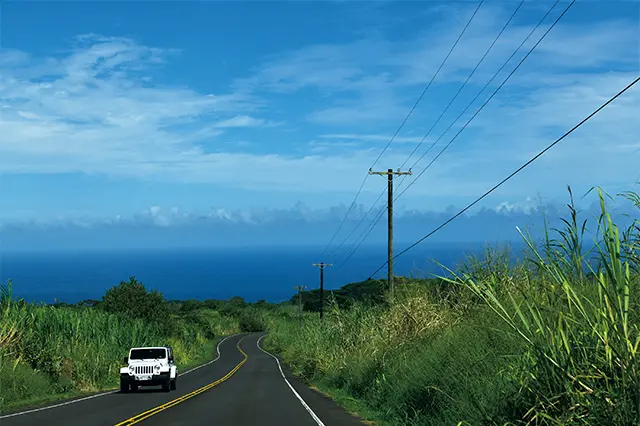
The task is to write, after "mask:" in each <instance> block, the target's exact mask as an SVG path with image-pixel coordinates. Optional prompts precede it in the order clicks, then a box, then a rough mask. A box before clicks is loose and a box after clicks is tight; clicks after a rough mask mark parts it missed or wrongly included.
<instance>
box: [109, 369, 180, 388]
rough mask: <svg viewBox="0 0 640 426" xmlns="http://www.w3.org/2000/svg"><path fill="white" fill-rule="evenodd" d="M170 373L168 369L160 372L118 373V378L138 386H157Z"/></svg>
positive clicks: (167, 377) (165, 380)
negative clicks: (146, 373) (147, 373)
mask: <svg viewBox="0 0 640 426" xmlns="http://www.w3.org/2000/svg"><path fill="white" fill-rule="evenodd" d="M170 377H171V375H170V373H169V372H168V371H166V372H161V373H160V374H149V375H144V374H139V375H129V374H120V379H121V380H122V381H124V382H127V383H131V384H136V385H138V386H158V385H162V384H164V383H166V382H167V381H168V380H169V379H170Z"/></svg>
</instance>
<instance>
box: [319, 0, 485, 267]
mask: <svg viewBox="0 0 640 426" xmlns="http://www.w3.org/2000/svg"><path fill="white" fill-rule="evenodd" d="M483 3H484V0H480V3H478V6H477V7H476V9H475V10H474V12H473V14H472V15H471V18H469V21H468V22H467V24H466V25H465V26H464V28H463V29H462V32H461V33H460V35H459V36H458V38H457V39H456V41H455V43H453V46H451V49H449V52H448V53H447V56H445V58H444V60H443V61H442V63H441V64H440V66H439V67H438V69H437V71H436V73H435V74H434V75H433V77H432V78H431V80H430V81H429V84H427V86H426V87H425V88H424V90H423V91H422V93H421V94H420V97H419V98H418V100H417V101H416V102H415V104H413V107H411V110H409V113H408V114H407V116H406V117H405V118H404V120H403V121H402V123H401V124H400V127H398V129H397V130H396V131H395V133H394V134H393V136H392V137H391V139H389V142H387V145H386V146H385V147H384V149H383V150H382V152H381V153H380V155H378V158H376V160H375V161H374V162H373V164H372V165H371V166H370V167H369V168H370V169H371V168H373V167H374V166H375V165H376V164H377V163H378V161H380V158H382V155H383V154H384V153H385V152H386V150H387V149H388V148H389V146H390V145H391V143H392V142H393V141H394V139H395V138H396V136H397V135H398V133H400V130H402V128H403V127H404V125H405V123H406V122H407V120H409V117H410V116H411V114H413V111H414V110H415V109H416V107H417V106H418V104H419V103H420V101H421V100H422V98H423V97H424V95H425V94H426V93H427V90H429V88H430V87H431V84H432V83H433V81H434V80H435V78H436V77H437V76H438V74H439V73H440V70H441V69H442V67H443V66H444V64H445V63H446V62H447V60H448V59H449V56H451V53H452V52H453V50H454V49H455V48H456V46H457V45H458V42H459V41H460V39H461V38H462V36H463V35H464V33H465V32H466V31H467V28H469V25H470V24H471V21H473V19H474V18H475V16H476V14H477V13H478V10H479V9H480V6H482V4H483ZM368 178H369V174H368V173H367V174H366V175H365V177H364V179H363V180H362V183H361V184H360V188H358V192H356V196H355V197H354V199H353V202H352V203H351V205H350V206H349V209H348V210H347V213H345V215H344V217H343V218H342V221H341V222H340V225H339V226H338V229H337V230H336V232H335V233H334V234H333V236H332V237H331V240H330V241H329V244H327V246H326V247H325V248H324V250H323V251H322V253H321V254H320V256H319V257H320V258H321V257H322V256H324V254H325V253H326V252H327V249H328V248H329V247H330V246H331V244H332V243H333V241H334V240H335V238H336V236H338V233H339V232H340V229H342V226H343V225H344V223H345V221H346V220H347V217H348V216H349V213H350V212H351V210H352V209H353V207H354V206H355V204H356V201H357V200H358V196H359V195H360V193H361V192H362V188H364V184H365V183H366V182H367V179H368Z"/></svg>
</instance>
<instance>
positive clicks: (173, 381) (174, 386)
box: [171, 377, 178, 390]
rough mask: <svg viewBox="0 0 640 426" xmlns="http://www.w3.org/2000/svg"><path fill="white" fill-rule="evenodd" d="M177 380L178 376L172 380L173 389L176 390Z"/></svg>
mask: <svg viewBox="0 0 640 426" xmlns="http://www.w3.org/2000/svg"><path fill="white" fill-rule="evenodd" d="M177 381H178V378H177V377H176V378H175V379H173V380H171V390H176V385H177Z"/></svg>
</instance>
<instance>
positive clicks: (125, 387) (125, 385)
mask: <svg viewBox="0 0 640 426" xmlns="http://www.w3.org/2000/svg"><path fill="white" fill-rule="evenodd" d="M120 392H121V393H128V392H129V382H128V381H127V380H126V379H123V378H122V377H121V378H120Z"/></svg>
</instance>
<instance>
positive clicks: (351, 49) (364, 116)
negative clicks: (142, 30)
mask: <svg viewBox="0 0 640 426" xmlns="http://www.w3.org/2000/svg"><path fill="white" fill-rule="evenodd" d="M509 7H511V6H509ZM514 7H515V4H514ZM496 8H499V9H500V11H499V12H500V13H497V14H494V13H489V12H491V11H496V10H497V9H496ZM481 10H483V12H482V13H481V14H480V15H479V16H478V20H477V21H476V22H475V23H474V26H473V27H472V28H471V29H470V33H469V35H468V36H466V37H465V38H464V39H463V40H462V42H461V44H460V46H459V49H457V50H456V52H455V54H454V55H453V56H452V57H451V62H450V64H449V65H448V66H447V67H446V68H445V69H443V72H442V74H441V75H440V77H439V78H438V80H437V81H436V84H435V85H434V86H433V89H432V90H433V92H429V93H428V95H427V96H426V97H425V99H424V100H423V102H422V104H421V105H420V107H419V108H418V109H417V110H416V112H415V113H414V116H413V118H412V119H411V120H410V121H409V122H407V125H406V126H405V129H404V130H403V132H402V134H400V135H398V136H397V137H396V139H395V143H394V144H393V145H392V146H391V147H390V149H389V150H388V151H387V152H386V153H385V156H384V158H383V159H382V160H381V164H384V167H386V165H387V164H388V165H389V166H390V167H397V166H399V165H400V164H401V163H403V162H404V160H405V159H406V157H407V155H408V153H409V152H411V150H412V149H413V147H414V146H415V144H416V143H417V142H418V141H420V140H421V139H422V135H423V134H424V131H425V130H426V128H428V127H429V126H430V125H431V124H432V123H433V121H434V120H435V117H437V115H438V114H439V112H440V110H441V108H443V107H444V105H446V103H447V102H448V100H449V97H450V96H452V93H453V92H452V89H453V90H455V89H457V87H458V86H457V84H459V82H460V78H461V76H462V77H464V76H466V74H467V73H468V72H469V71H470V69H471V67H472V66H473V65H475V62H474V61H477V60H478V59H479V57H480V55H481V54H482V53H483V52H484V49H485V48H486V46H488V45H489V43H490V42H491V41H492V39H493V37H494V36H495V34H496V33H497V31H498V30H499V28H500V27H501V26H502V24H503V23H504V19H506V13H507V12H508V11H506V9H503V6H491V7H488V9H487V10H486V11H485V10H484V9H481ZM430 13H438V14H442V11H441V10H440V11H438V10H435V9H434V10H433V11H432V12H430ZM466 13H467V12H465V13H463V14H461V15H460V16H458V15H455V14H454V15H449V14H444V15H443V16H444V18H443V20H442V21H440V22H439V23H437V24H436V25H434V26H432V27H429V28H427V29H426V30H425V32H424V33H422V34H417V35H416V36H415V37H411V38H406V39H393V40H392V39H387V38H385V37H384V36H383V35H382V34H377V35H376V36H372V37H369V38H366V39H361V40H357V41H354V42H347V43H344V44H320V45H314V46H308V47H305V48H302V49H299V50H296V51H293V52H288V53H284V54H280V55H273V56H272V57H270V58H267V61H266V62H264V63H262V64H260V65H259V66H257V67H256V69H255V70H254V71H255V72H254V74H253V75H251V76H249V77H247V78H242V79H238V80H236V81H235V82H234V84H233V85H232V86H231V90H233V91H232V92H229V93H220V94H206V93H200V92H198V91H197V90H195V89H190V88H184V87H173V86H167V85H161V84H157V83H156V82H155V80H154V78H153V77H154V75H155V70H156V69H158V67H162V66H163V65H164V63H166V62H170V61H172V60H173V59H174V58H175V57H176V55H177V54H179V52H176V51H170V50H165V49H162V48H156V47H148V46H143V45H140V44H139V43H137V42H135V41H133V40H130V39H126V38H105V37H100V36H95V35H91V36H86V37H81V38H80V39H79V40H78V43H77V45H76V46H75V47H74V48H73V49H72V50H70V51H68V52H66V54H65V55H64V56H61V57H45V58H40V57H33V56H30V55H29V54H27V53H25V52H18V51H2V52H3V54H2V55H0V128H1V129H2V132H1V135H0V172H3V173H61V172H76V171H79V172H85V173H100V174H107V175H115V176H123V177H132V178H141V179H142V178H144V179H155V180H161V181H181V182H204V183H215V184H219V185H233V186H239V187H244V188H252V189H261V190H262V189H264V190H296V191H302V190H303V191H307V192H327V191H332V192H334V193H336V192H342V193H345V192H349V193H355V190H356V189H357V188H358V187H359V185H360V182H361V180H362V178H363V176H364V175H365V174H366V171H367V170H368V168H369V166H370V165H371V163H372V162H373V160H375V158H376V157H377V155H378V154H379V152H380V151H379V149H380V147H381V146H382V145H384V144H386V142H387V141H388V140H389V138H390V136H391V134H392V133H393V131H395V129H396V128H397V126H398V125H399V124H400V122H401V121H402V119H403V118H404V117H405V116H406V114H407V112H408V111H409V109H410V107H411V105H412V104H413V102H415V99H416V98H417V96H418V95H419V93H420V92H421V90H422V89H423V88H424V84H425V83H426V82H427V81H428V80H429V79H430V78H431V76H432V75H433V72H434V71H435V69H436V67H437V66H438V65H439V62H440V61H441V59H442V58H443V56H444V54H445V53H446V51H447V50H448V48H449V47H450V45H451V43H452V42H453V39H455V36H456V35H457V33H458V32H459V31H460V29H461V28H462V26H463V25H464V23H465V20H466V19H467V17H465V16H467V15H466ZM530 28H531V26H530V24H527V25H519V26H514V27H513V28H511V29H510V30H508V31H507V33H506V34H505V36H504V38H503V39H502V40H501V41H500V42H499V43H498V44H497V45H496V50H495V51H494V52H493V53H492V54H491V55H490V56H489V57H488V58H487V62H486V64H485V66H483V68H481V69H480V70H479V72H478V74H477V75H476V79H475V80H474V81H476V82H477V84H479V85H481V84H484V82H485V80H486V78H488V76H489V75H491V74H492V73H493V72H494V71H495V70H496V69H497V67H498V66H499V65H500V64H501V62H502V61H504V59H506V57H508V55H509V54H510V53H511V50H512V49H513V48H515V46H516V45H517V43H519V42H520V40H521V39H522V38H523V37H524V35H525V34H526V33H527V32H528V31H529V30H530ZM634 29H636V28H634V27H633V25H632V24H631V23H630V21H618V20H616V21H610V22H603V23H595V24H588V25H587V24H585V25H584V26H580V27H577V26H575V25H573V24H571V25H562V24H561V25H559V26H558V28H557V29H554V30H553V32H552V33H551V34H550V39H549V40H548V41H545V42H544V43H543V44H541V45H540V46H539V49H538V51H537V52H536V54H535V55H533V56H532V57H531V58H530V59H529V60H528V62H527V63H526V64H527V66H526V67H523V69H522V70H520V71H518V73H517V74H516V76H515V77H514V80H513V81H510V82H509V84H508V85H507V86H505V88H504V89H503V92H501V93H500V94H499V95H498V96H496V98H495V99H494V100H493V101H492V102H491V104H489V107H487V110H486V111H483V112H482V113H481V114H480V115H479V116H478V118H477V119H476V120H475V121H474V122H473V124H472V126H470V127H469V128H468V129H467V130H465V132H464V133H463V135H462V136H461V137H460V139H459V140H458V141H456V142H455V144H454V145H452V147H451V149H450V151H449V152H447V153H446V154H444V155H443V157H442V158H441V159H440V160H438V162H437V163H435V164H434V166H433V168H432V169H430V170H429V171H428V172H427V173H426V174H425V176H424V177H423V178H422V179H421V180H420V181H418V182H419V183H418V184H416V185H414V186H413V187H412V188H411V189H410V190H409V191H408V192H407V196H408V197H415V198H416V199H417V200H419V201H420V202H422V200H425V199H426V197H446V196H456V197H472V196H477V195H479V194H480V193H482V192H483V191H484V190H486V189H488V188H489V187H490V186H491V185H492V184H493V183H494V182H496V181H497V180H499V179H500V178H502V177H503V176H504V175H505V174H507V173H509V172H510V171H512V170H513V169H514V168H515V166H517V165H519V164H520V163H522V162H523V161H524V160H526V159H528V157H529V156H530V155H531V154H532V153H535V152H536V151H537V150H538V149H539V148H540V147H542V146H543V145H544V144H546V143H548V142H550V141H551V140H552V139H553V137H557V136H559V134H560V133H561V130H562V131H563V130H566V129H568V128H569V127H570V126H572V125H573V124H575V123H576V122H577V121H578V120H579V119H581V118H582V117H583V116H584V115H586V113H588V112H590V111H591V110H592V109H593V108H595V107H596V106H598V105H599V104H600V103H601V102H602V100H603V99H604V98H605V97H608V96H610V95H612V94H613V93H612V92H613V91H614V90H615V89H619V88H620V87H622V85H623V84H624V83H626V82H627V80H628V79H629V77H630V76H631V72H630V71H633V70H632V69H630V67H631V64H633V63H634V61H635V63H636V64H637V61H638V49H637V45H638V44H637V37H636V38H633V37H630V35H631V34H633V31H634ZM605 33H606V35H603V34H605ZM434 34H438V35H439V36H438V37H434ZM598 35H601V36H602V37H599V38H598ZM551 37H552V38H551ZM585 41H587V43H585ZM621 41H622V42H621ZM605 66H606V68H603V67H605ZM603 69H606V71H603ZM610 69H611V70H616V71H615V72H614V71H608V70H610ZM479 87H480V86H475V85H473V86H472V87H470V88H467V91H465V92H463V94H462V96H461V99H459V100H458V102H457V103H456V104H454V105H453V107H452V110H451V111H450V113H449V115H447V116H445V117H444V119H443V121H442V123H440V125H439V126H438V127H437V128H436V129H435V130H434V132H433V133H432V135H431V136H430V138H429V139H428V140H427V141H426V142H425V144H423V146H422V147H421V149H420V151H419V152H418V155H419V154H421V153H422V152H424V150H425V149H426V148H427V147H428V146H429V144H430V143H431V142H432V141H433V140H435V138H436V137H437V136H438V135H439V134H440V132H441V131H442V130H444V128H445V126H446V125H448V123H449V122H450V121H451V120H452V119H453V118H454V117H455V115H457V113H458V112H459V111H460V110H461V109H462V108H463V107H464V105H465V103H466V102H467V101H468V100H470V97H471V96H472V95H474V94H475V91H477V90H479ZM307 89H315V90H317V92H318V93H316V94H317V95H318V97H319V98H320V99H319V100H318V102H315V100H314V101H313V102H309V103H310V105H311V106H310V107H307V106H305V107H304V108H300V110H298V108H297V105H298V104H296V99H293V98H295V96H293V97H291V98H289V97H287V96H289V95H292V94H293V95H297V93H296V92H298V91H301V90H307ZM310 92H311V93H309V92H305V93H304V94H305V97H306V96H313V91H310ZM274 93H275V94H276V95H277V96H278V98H277V99H279V100H281V101H282V102H291V104H290V105H291V106H292V107H293V109H295V110H296V112H299V113H300V116H301V117H303V120H304V119H305V118H306V119H307V120H310V121H311V123H312V124H313V126H312V128H313V131H314V132H316V131H317V134H307V135H304V136H301V137H300V141H299V143H298V146H302V147H304V149H302V150H301V151H299V152H302V154H298V155H285V154H282V152H283V151H284V149H282V150H278V152H280V153H275V152H274V153H271V154H268V155H263V154H258V153H246V152H245V153H239V152H224V151H222V150H221V149H218V150H215V151H216V152H214V153H212V152H211V151H212V150H211V149H206V148H210V147H214V148H216V147H217V146H216V143H218V142H219V141H223V140H224V137H225V136H226V135H225V133H224V132H227V131H228V129H230V128H234V127H235V128H237V127H243V128H254V127H260V126H273V125H275V124H278V123H277V122H274V121H273V120H270V119H269V118H270V117H269V118H267V116H266V113H267V111H266V110H265V108H264V105H265V103H266V102H267V99H268V100H269V101H271V98H269V96H270V95H272V94H274ZM635 93H637V90H636V91H635V92H633V93H632V94H629V95H627V96H625V97H624V98H623V99H620V100H619V101H617V102H616V103H615V104H614V105H612V106H610V107H609V108H607V110H606V111H605V112H603V113H602V115H601V117H598V118H597V119H594V121H593V123H590V124H589V125H588V126H585V130H584V131H581V132H580V133H578V134H579V135H580V136H579V137H578V136H576V137H573V138H572V139H571V140H568V141H567V142H571V144H567V145H569V146H570V147H569V148H563V147H560V146H559V147H557V149H554V150H553V151H552V152H550V153H549V154H548V155H547V156H545V159H544V160H542V159H541V161H540V162H539V163H536V166H535V169H534V170H535V171H536V172H535V173H534V172H531V173H529V174H527V175H526V176H528V180H522V179H521V180H518V181H517V184H514V185H507V186H505V188H504V189H501V190H500V191H501V194H502V196H506V195H509V196H511V195H514V196H515V195H517V197H518V198H519V199H520V198H522V197H523V196H526V195H531V194H535V193H536V192H537V191H538V190H539V189H541V188H545V187H549V185H551V184H553V185H555V186H558V183H562V184H564V183H570V182H567V181H570V180H573V181H578V182H579V183H581V184H584V185H588V184H590V183H599V182H610V183H613V184H621V183H623V182H624V181H625V179H627V175H626V174H627V171H629V170H634V169H635V168H636V167H635V166H634V164H637V155H636V157H634V156H633V155H632V154H631V153H632V152H633V151H632V150H633V149H637V147H638V143H639V141H638V137H637V135H638V134H640V132H639V131H638V127H637V126H638V125H637V124H635V123H637V120H635V118H636V117H637V116H638V113H637V109H638V98H637V95H636V94H635ZM325 95H328V96H325ZM485 96H486V95H485ZM483 99H484V97H482V98H481V100H483ZM473 111H475V107H474V108H472V109H471V110H470V111H469V114H470V113H471V112H473ZM262 116H264V117H265V118H260V117H262ZM287 122H289V119H287ZM308 124H309V123H308V122H305V121H303V122H302V123H301V126H306V127H307V128H309V126H308ZM337 126H340V129H336V127H337ZM345 127H348V129H345ZM303 128H304V127H303ZM284 130H286V129H283V134H284ZM411 130H413V131H414V133H410V131H411ZM454 130H457V127H454ZM310 132H311V130H309V133H310ZM452 135H453V133H449V134H448V135H447V136H446V137H445V138H443V140H442V141H441V142H440V145H439V146H437V147H436V148H435V149H434V151H432V152H431V153H430V154H429V155H428V156H427V157H426V158H425V159H424V160H423V161H422V162H421V163H420V164H419V165H418V168H417V169H415V170H414V172H416V173H417V172H419V171H420V166H424V165H426V164H427V163H428V162H429V161H430V159H431V158H433V155H434V154H435V153H436V152H438V151H439V149H440V147H441V146H442V145H443V144H444V143H446V142H448V140H449V138H450V137H451V136H452ZM576 138H579V139H576ZM243 139H248V138H247V137H246V136H244V137H243ZM576 140H579V142H576ZM308 141H313V142H311V143H309V142H308ZM334 141H336V142H337V143H338V144H339V147H340V150H339V152H335V151H332V150H331V149H328V148H329V147H334V148H335V147H336V146H337V145H336V143H334ZM572 141H573V142H572ZM603 141H606V143H603ZM248 142H249V143H250V144H252V145H250V146H261V147H264V146H265V144H259V143H256V141H254V140H251V141H248ZM358 142H372V143H370V144H365V143H362V144H360V143H358ZM581 144H582V145H581ZM205 145H206V147H205ZM221 145H222V144H221ZM274 146H275V145H274ZM634 147H635V148H634ZM221 151H222V152H221ZM274 151H275V148H274ZM619 153H625V154H627V155H624V156H620V155H619ZM321 154H323V155H321ZM412 163H413V161H411V162H410V163H409V165H411V164H412ZM538 164H542V165H541V166H539V165H538ZM585 170H586V171H585ZM283 171H286V173H283ZM292 176H295V178H294V179H292V178H291V177H292ZM636 176H637V173H636ZM636 176H634V177H633V178H636ZM380 188H381V186H380V182H379V181H371V180H370V181H369V182H368V183H367V185H365V188H364V192H365V193H369V192H371V193H374V194H375V195H377V193H378V191H379V190H380ZM562 189H563V187H560V188H559V191H562Z"/></svg>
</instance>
